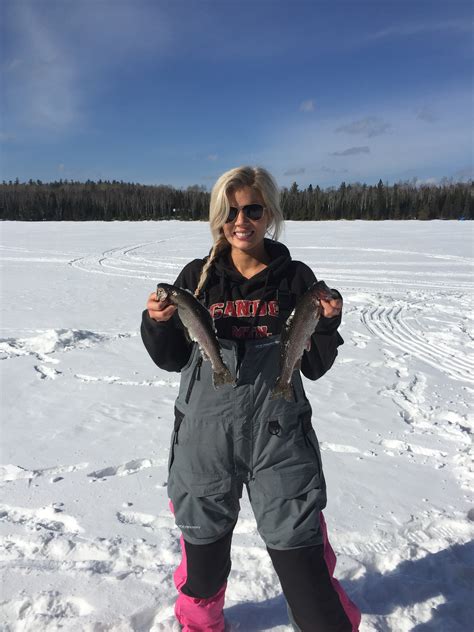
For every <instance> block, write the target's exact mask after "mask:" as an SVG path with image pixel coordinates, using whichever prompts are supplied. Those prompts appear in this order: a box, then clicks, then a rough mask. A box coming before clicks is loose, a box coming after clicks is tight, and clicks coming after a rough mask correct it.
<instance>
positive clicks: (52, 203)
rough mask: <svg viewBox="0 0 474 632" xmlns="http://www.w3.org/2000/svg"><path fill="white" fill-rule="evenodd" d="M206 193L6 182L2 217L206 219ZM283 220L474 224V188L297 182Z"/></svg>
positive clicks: (0, 197)
mask: <svg viewBox="0 0 474 632" xmlns="http://www.w3.org/2000/svg"><path fill="white" fill-rule="evenodd" d="M209 201H210V193H209V192H208V191H207V189H206V187H203V186H199V185H194V186H190V187H187V188H186V189H176V188H174V187H172V186H166V185H158V186H153V185H143V184H138V183H133V182H132V183H129V182H123V181H120V182H119V181H116V180H112V181H108V180H105V181H104V180H99V181H98V182H94V181H91V180H87V181H86V182H74V181H71V180H69V181H68V180H59V181H56V182H48V183H43V182H41V181H40V180H29V181H28V182H19V180H18V179H17V180H15V181H14V182H13V181H9V182H5V181H4V182H3V183H2V184H1V185H0V219H2V220H19V221H61V220H69V221H90V220H102V221H112V220H128V221H140V220H166V219H180V220H205V219H207V218H208V215H209ZM281 202H282V209H283V213H284V216H285V219H290V220H337V219H347V220H353V219H364V220H382V219H419V220H429V219H474V196H473V182H472V181H470V182H451V181H447V180H445V181H443V182H442V183H440V184H423V185H421V186H420V185H417V183H416V181H411V182H398V183H395V184H393V185H389V184H387V183H383V182H382V180H379V182H378V184H377V185H367V184H361V183H359V182H356V183H352V184H346V183H345V182H342V183H341V184H340V186H339V187H329V188H326V189H321V188H320V187H319V186H315V187H313V186H312V185H311V184H310V185H309V186H308V187H307V188H300V187H299V186H298V184H297V183H296V182H294V183H293V184H292V185H291V187H289V188H283V189H282V190H281Z"/></svg>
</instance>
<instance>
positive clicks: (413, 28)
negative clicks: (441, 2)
mask: <svg viewBox="0 0 474 632" xmlns="http://www.w3.org/2000/svg"><path fill="white" fill-rule="evenodd" d="M442 31H454V32H459V33H470V32H472V21H471V20H443V21H442V22H418V23H414V24H396V25H393V26H390V27H388V28H386V29H381V30H379V31H377V32H375V33H372V34H371V35H369V39H382V38H385V37H409V36H411V35H421V34H423V33H434V32H442Z"/></svg>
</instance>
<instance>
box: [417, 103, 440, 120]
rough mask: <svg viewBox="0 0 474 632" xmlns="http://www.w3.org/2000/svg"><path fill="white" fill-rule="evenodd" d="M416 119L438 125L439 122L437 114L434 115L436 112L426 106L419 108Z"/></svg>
mask: <svg viewBox="0 0 474 632" xmlns="http://www.w3.org/2000/svg"><path fill="white" fill-rule="evenodd" d="M416 118H417V119H420V121H426V122H427V123H436V121H437V120H438V117H437V116H436V114H434V112H433V111H432V110H431V109H430V108H429V107H428V106H426V105H424V106H423V107H421V108H418V110H417V112H416Z"/></svg>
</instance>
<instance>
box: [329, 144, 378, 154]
mask: <svg viewBox="0 0 474 632" xmlns="http://www.w3.org/2000/svg"><path fill="white" fill-rule="evenodd" d="M357 154H370V148H369V147H367V145H365V146H364V147H348V149H344V150H343V151H333V152H331V156H356V155H357Z"/></svg>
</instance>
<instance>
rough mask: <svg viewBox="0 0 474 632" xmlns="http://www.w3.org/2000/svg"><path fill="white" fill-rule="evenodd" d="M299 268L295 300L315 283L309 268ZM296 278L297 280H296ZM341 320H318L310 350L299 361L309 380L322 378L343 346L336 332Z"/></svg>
mask: <svg viewBox="0 0 474 632" xmlns="http://www.w3.org/2000/svg"><path fill="white" fill-rule="evenodd" d="M300 266H301V268H302V269H301V271H300V272H299V274H297V275H295V281H297V288H296V289H297V290H298V295H297V298H299V297H300V296H301V294H303V293H304V292H305V291H306V290H307V289H308V288H309V287H310V286H311V285H312V284H313V283H315V282H316V281H317V279H316V277H315V275H314V273H313V271H312V270H311V268H309V267H308V266H306V265H304V264H300ZM297 276H298V277H299V279H297V278H296V277H297ZM298 286H299V287H298ZM341 298H342V296H341ZM341 320H342V316H341V315H339V316H334V317H333V318H325V317H322V318H320V319H319V322H318V324H317V327H316V330H315V332H314V334H313V335H312V336H311V348H310V350H309V351H305V352H304V353H303V358H302V360H301V372H302V373H303V375H304V376H305V377H307V378H308V379H309V380H317V379H318V378H320V377H322V376H323V375H324V374H325V373H326V371H329V369H330V368H331V367H332V365H333V364H334V360H335V359H336V356H337V348H338V347H340V346H341V345H343V344H344V340H343V339H342V337H341V335H340V334H339V332H338V331H337V328H338V327H339V325H340V324H341Z"/></svg>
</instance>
